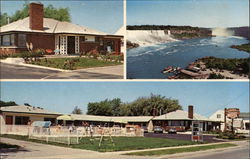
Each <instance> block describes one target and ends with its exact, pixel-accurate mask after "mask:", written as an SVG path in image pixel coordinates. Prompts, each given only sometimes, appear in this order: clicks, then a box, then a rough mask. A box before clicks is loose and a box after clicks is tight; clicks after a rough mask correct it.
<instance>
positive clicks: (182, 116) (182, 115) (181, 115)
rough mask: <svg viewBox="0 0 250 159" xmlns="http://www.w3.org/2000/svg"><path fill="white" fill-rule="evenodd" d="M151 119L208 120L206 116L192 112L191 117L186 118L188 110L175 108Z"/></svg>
mask: <svg viewBox="0 0 250 159" xmlns="http://www.w3.org/2000/svg"><path fill="white" fill-rule="evenodd" d="M153 120H202V121H210V120H209V119H208V118H207V117H204V116H202V115H199V114H196V113H194V116H193V119H190V118H188V112H186V111H183V110H176V111H174V112H170V113H167V114H164V115H161V116H158V117H155V118H154V119H153Z"/></svg>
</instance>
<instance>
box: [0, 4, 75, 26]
mask: <svg viewBox="0 0 250 159" xmlns="http://www.w3.org/2000/svg"><path fill="white" fill-rule="evenodd" d="M28 16H29V4H28V3H27V2H26V3H25V4H24V5H23V8H22V9H20V10H17V11H16V12H15V13H14V14H13V15H12V16H10V15H8V14H7V13H3V14H2V13H1V14H0V18H1V19H0V26H3V25H6V24H8V18H9V22H10V23H11V22H14V21H17V20H19V19H23V18H26V17H28ZM44 17H45V18H52V19H55V20H59V21H66V22H70V21H71V17H70V13H69V8H55V7H53V5H51V4H50V5H48V6H47V7H45V8H44Z"/></svg>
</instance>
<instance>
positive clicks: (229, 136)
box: [217, 131, 246, 140]
mask: <svg viewBox="0 0 250 159" xmlns="http://www.w3.org/2000/svg"><path fill="white" fill-rule="evenodd" d="M217 138H221V139H231V140H234V139H245V138H246V137H245V136H243V135H240V134H234V133H232V132H230V131H225V132H221V133H220V134H219V135H218V136H217Z"/></svg>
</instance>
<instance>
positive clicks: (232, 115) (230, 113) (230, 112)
mask: <svg viewBox="0 0 250 159" xmlns="http://www.w3.org/2000/svg"><path fill="white" fill-rule="evenodd" d="M239 115H240V109H238V108H228V109H225V116H226V117H228V118H229V119H231V120H232V121H231V131H232V133H234V127H233V124H234V119H236V118H238V117H239ZM225 123H226V121H225ZM225 130H226V129H225Z"/></svg>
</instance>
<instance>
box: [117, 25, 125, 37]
mask: <svg viewBox="0 0 250 159" xmlns="http://www.w3.org/2000/svg"><path fill="white" fill-rule="evenodd" d="M125 34H126V27H125V26H122V27H121V28H120V29H119V30H117V32H116V33H115V35H120V36H124V35H125Z"/></svg>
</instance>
